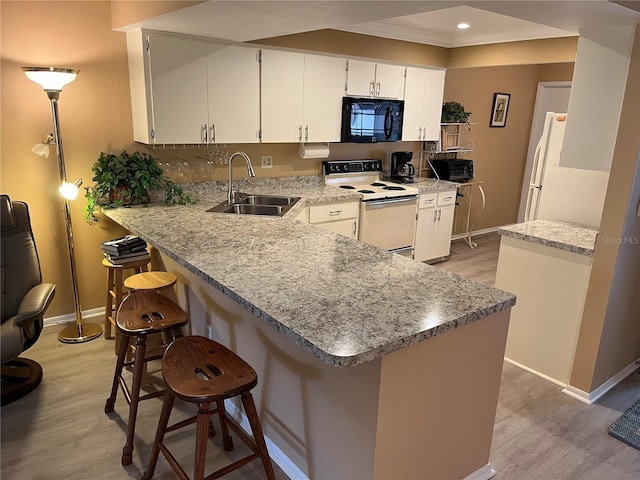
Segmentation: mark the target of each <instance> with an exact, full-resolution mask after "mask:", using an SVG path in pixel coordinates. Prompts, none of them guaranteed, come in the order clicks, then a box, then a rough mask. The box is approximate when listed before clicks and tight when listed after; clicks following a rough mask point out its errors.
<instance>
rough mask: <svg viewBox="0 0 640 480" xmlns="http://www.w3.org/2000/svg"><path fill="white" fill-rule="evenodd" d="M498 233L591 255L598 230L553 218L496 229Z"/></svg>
mask: <svg viewBox="0 0 640 480" xmlns="http://www.w3.org/2000/svg"><path fill="white" fill-rule="evenodd" d="M498 233H499V234H500V235H505V236H507V237H513V238H517V239H519V240H525V241H527V242H532V243H538V244H540V245H546V246H548V247H553V248H559V249H561V250H567V251H569V252H574V253H578V254H580V255H587V256H589V257H592V256H593V251H594V249H595V245H596V237H597V235H598V231H597V230H596V229H594V228H589V227H583V226H581V225H575V224H572V223H566V222H558V221H555V220H533V221H531V222H524V223H516V224H514V225H508V226H506V227H502V228H500V229H498Z"/></svg>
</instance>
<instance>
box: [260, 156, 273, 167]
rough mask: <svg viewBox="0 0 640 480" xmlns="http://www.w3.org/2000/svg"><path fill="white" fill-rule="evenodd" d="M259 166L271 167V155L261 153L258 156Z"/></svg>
mask: <svg viewBox="0 0 640 480" xmlns="http://www.w3.org/2000/svg"><path fill="white" fill-rule="evenodd" d="M260 166H261V167H262V168H272V167H273V157H272V156H271V155H262V156H261V157H260Z"/></svg>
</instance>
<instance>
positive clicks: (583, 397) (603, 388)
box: [504, 357, 640, 405]
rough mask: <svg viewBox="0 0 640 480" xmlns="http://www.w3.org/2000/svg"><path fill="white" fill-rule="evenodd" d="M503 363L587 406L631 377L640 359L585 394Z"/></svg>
mask: <svg viewBox="0 0 640 480" xmlns="http://www.w3.org/2000/svg"><path fill="white" fill-rule="evenodd" d="M504 361H505V362H509V363H510V364H512V365H515V366H516V367H519V368H522V369H523V370H526V371H527V372H531V373H533V374H534V375H537V376H538V377H541V378H544V379H545V380H548V381H550V382H552V383H555V384H556V385H560V386H561V387H563V389H562V393H565V394H567V395H569V396H570V397H573V398H575V399H576V400H580V401H581V402H583V403H586V404H587V405H591V404H592V403H595V402H597V401H598V399H599V398H600V397H602V396H603V395H604V394H605V393H607V392H608V391H609V390H611V389H612V388H613V387H615V386H616V385H617V384H618V383H620V382H621V381H622V380H624V379H625V378H627V377H628V376H629V375H631V373H633V371H634V370H636V369H637V368H638V364H639V363H640V359H638V360H635V361H633V362H631V363H630V364H629V365H627V366H626V367H625V368H623V369H622V370H620V371H619V372H618V373H616V374H615V375H614V376H613V377H611V378H610V379H609V380H607V381H606V382H604V383H603V384H602V385H600V386H599V387H598V388H596V389H595V390H593V391H591V392H585V391H583V390H580V389H578V388H576V387H574V386H572V385H567V384H566V383H563V382H561V381H559V380H556V379H554V378H551V377H549V376H547V375H545V374H543V373H540V372H538V371H536V370H534V369H532V368H529V367H527V366H525V365H522V364H520V363H518V362H514V361H513V360H511V359H510V358H507V357H504Z"/></svg>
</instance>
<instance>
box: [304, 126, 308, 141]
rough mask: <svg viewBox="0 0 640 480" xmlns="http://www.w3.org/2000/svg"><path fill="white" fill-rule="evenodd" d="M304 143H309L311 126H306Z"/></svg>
mask: <svg viewBox="0 0 640 480" xmlns="http://www.w3.org/2000/svg"><path fill="white" fill-rule="evenodd" d="M304 141H305V142H308V141H309V125H305V126H304Z"/></svg>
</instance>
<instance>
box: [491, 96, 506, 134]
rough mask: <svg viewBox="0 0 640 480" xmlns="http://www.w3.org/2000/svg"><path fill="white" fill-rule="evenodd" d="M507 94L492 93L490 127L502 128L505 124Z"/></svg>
mask: <svg viewBox="0 0 640 480" xmlns="http://www.w3.org/2000/svg"><path fill="white" fill-rule="evenodd" d="M510 99H511V94H509V93H494V94H493V107H492V108H491V123H490V124H489V126H490V127H504V126H505V125H506V124H507V113H508V111H509V100H510Z"/></svg>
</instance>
